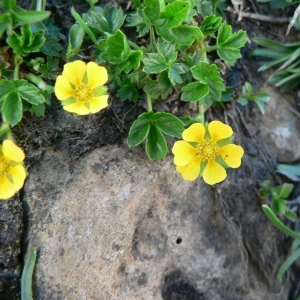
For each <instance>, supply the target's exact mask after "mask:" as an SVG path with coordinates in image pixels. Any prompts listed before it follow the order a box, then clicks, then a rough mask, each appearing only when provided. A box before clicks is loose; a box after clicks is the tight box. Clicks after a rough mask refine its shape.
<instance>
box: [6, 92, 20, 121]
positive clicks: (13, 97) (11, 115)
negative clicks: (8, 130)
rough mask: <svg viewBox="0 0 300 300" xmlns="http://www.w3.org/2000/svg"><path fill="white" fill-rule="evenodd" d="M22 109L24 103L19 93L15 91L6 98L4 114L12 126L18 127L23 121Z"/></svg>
mask: <svg viewBox="0 0 300 300" xmlns="http://www.w3.org/2000/svg"><path fill="white" fill-rule="evenodd" d="M22 109H23V106H22V101H21V99H20V96H19V94H18V93H17V92H15V91H13V92H11V93H9V94H8V95H7V96H6V97H5V99H4V103H3V105H2V113H3V115H4V116H5V118H6V121H7V122H8V123H9V124H10V125H11V126H15V125H17V124H18V123H19V122H20V120H21V119H22V113H23V111H22Z"/></svg>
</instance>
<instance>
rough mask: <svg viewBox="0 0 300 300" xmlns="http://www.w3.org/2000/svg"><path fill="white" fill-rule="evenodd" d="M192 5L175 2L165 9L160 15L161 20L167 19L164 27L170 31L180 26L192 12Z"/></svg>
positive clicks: (184, 2)
mask: <svg viewBox="0 0 300 300" xmlns="http://www.w3.org/2000/svg"><path fill="white" fill-rule="evenodd" d="M190 8H191V5H190V2H188V1H180V0H178V1H175V2H173V3H171V4H169V5H167V6H166V7H165V9H164V10H163V11H162V12H161V13H160V15H159V18H161V19H166V23H165V24H164V27H165V28H166V29H170V28H173V27H176V26H179V25H180V24H181V23H182V22H183V21H185V20H186V18H187V17H188V14H189V11H190Z"/></svg>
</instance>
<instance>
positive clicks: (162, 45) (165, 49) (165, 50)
mask: <svg viewBox="0 0 300 300" xmlns="http://www.w3.org/2000/svg"><path fill="white" fill-rule="evenodd" d="M157 51H158V53H159V54H161V55H162V56H164V57H165V59H166V61H167V62H169V63H173V62H174V61H175V60H176V57H177V52H176V51H175V45H174V44H173V43H170V42H168V41H166V40H165V39H163V38H162V39H159V40H158V43H157Z"/></svg>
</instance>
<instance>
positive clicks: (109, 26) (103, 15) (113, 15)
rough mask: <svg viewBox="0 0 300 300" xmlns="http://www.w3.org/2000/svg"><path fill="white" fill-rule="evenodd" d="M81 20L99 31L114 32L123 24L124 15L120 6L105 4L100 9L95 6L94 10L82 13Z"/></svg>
mask: <svg viewBox="0 0 300 300" xmlns="http://www.w3.org/2000/svg"><path fill="white" fill-rule="evenodd" d="M83 20H84V21H85V22H86V23H87V25H88V26H90V27H91V28H93V29H95V30H97V31H100V32H101V33H104V34H114V33H116V32H117V31H118V30H119V29H120V28H121V26H122V25H123V23H124V21H125V16H124V13H123V11H122V9H121V8H116V7H113V6H109V5H107V6H105V7H104V8H103V9H102V8H101V7H98V6H96V7H95V8H94V11H89V12H88V13H87V14H84V15H83Z"/></svg>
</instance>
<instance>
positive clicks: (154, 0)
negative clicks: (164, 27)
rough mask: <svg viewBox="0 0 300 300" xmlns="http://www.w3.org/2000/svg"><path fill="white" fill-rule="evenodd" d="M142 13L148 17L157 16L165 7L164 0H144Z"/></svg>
mask: <svg viewBox="0 0 300 300" xmlns="http://www.w3.org/2000/svg"><path fill="white" fill-rule="evenodd" d="M144 5H145V8H144V13H145V15H146V16H147V17H148V18H149V19H153V18H157V17H158V16H159V14H160V12H161V11H162V10H163V9H164V8H165V1H164V0H144Z"/></svg>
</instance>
